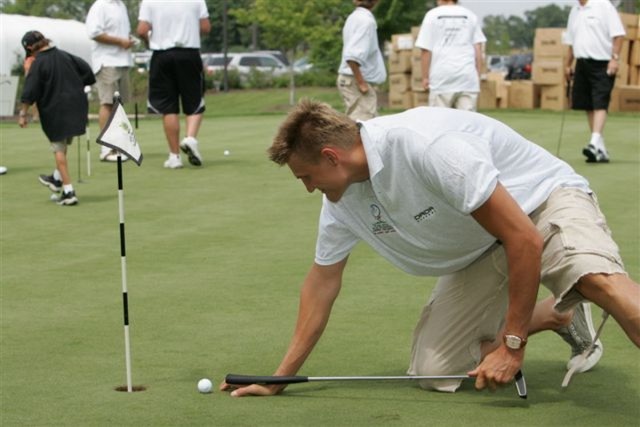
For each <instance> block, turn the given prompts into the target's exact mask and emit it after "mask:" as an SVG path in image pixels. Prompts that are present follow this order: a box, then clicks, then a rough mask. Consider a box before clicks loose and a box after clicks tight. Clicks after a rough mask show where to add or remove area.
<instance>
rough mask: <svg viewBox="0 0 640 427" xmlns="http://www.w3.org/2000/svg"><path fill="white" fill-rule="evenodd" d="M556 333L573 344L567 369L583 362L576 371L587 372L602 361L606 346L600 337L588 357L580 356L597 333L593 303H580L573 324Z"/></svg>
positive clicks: (575, 311)
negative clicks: (604, 346)
mask: <svg viewBox="0 0 640 427" xmlns="http://www.w3.org/2000/svg"><path fill="white" fill-rule="evenodd" d="M556 333H558V334H559V335H560V336H561V337H562V339H564V340H565V341H566V342H567V343H568V344H569V345H570V346H571V357H570V359H569V362H568V363H567V370H570V369H571V368H573V366H574V365H575V364H576V363H581V366H579V367H578V368H577V369H576V372H578V373H580V372H586V371H589V370H590V369H591V368H593V367H594V366H595V365H596V364H597V363H598V361H600V358H601V357H602V352H603V350H604V348H603V346H602V342H601V341H600V340H599V339H598V340H597V341H596V342H595V344H594V346H593V348H592V349H591V352H589V354H588V355H587V358H586V359H582V358H581V357H580V355H581V354H582V353H583V352H584V351H585V350H587V348H588V347H589V345H591V342H592V341H593V339H594V338H595V335H596V331H595V328H594V327H593V320H592V318H591V305H590V304H589V303H585V302H583V303H580V304H578V305H577V306H576V308H575V310H574V313H573V319H571V324H570V325H569V326H566V327H562V328H560V329H559V330H558V331H556Z"/></svg>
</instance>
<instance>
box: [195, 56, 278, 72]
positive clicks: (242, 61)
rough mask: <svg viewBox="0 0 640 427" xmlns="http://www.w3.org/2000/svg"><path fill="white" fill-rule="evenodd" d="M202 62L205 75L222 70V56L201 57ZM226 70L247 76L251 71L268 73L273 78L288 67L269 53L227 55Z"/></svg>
mask: <svg viewBox="0 0 640 427" xmlns="http://www.w3.org/2000/svg"><path fill="white" fill-rule="evenodd" d="M202 62H203V65H204V67H205V70H206V72H207V74H213V73H215V72H217V71H222V70H223V69H224V54H222V53H209V54H203V55H202ZM227 70H236V71H237V72H238V73H239V74H240V75H247V74H249V73H251V71H252V70H257V71H260V72H263V73H268V74H271V75H273V76H281V75H283V74H286V73H287V71H288V67H287V66H286V65H285V64H284V63H283V62H282V61H281V60H279V59H278V58H276V57H275V56H273V55H272V54H270V53H257V52H247V53H228V54H227Z"/></svg>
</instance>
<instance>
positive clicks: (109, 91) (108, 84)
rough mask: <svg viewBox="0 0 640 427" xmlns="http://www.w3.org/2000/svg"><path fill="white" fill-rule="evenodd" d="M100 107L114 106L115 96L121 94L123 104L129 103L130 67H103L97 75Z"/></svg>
mask: <svg viewBox="0 0 640 427" xmlns="http://www.w3.org/2000/svg"><path fill="white" fill-rule="evenodd" d="M96 86H97V88H98V98H100V105H105V104H107V105H111V104H113V94H114V92H115V91H118V92H120V98H122V102H128V101H129V95H130V93H129V67H102V68H100V71H98V74H96Z"/></svg>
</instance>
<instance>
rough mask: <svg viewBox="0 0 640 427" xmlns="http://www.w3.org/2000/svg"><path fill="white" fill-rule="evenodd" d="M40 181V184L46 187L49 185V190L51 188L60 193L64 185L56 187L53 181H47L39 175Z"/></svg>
mask: <svg viewBox="0 0 640 427" xmlns="http://www.w3.org/2000/svg"><path fill="white" fill-rule="evenodd" d="M38 182H40V184H42V185H44V186H45V187H47V188H48V189H49V190H51V192H52V193H59V192H60V190H62V187H56V186H55V185H53V184H52V183H50V182H48V181H45V180H44V179H42V178H40V177H38Z"/></svg>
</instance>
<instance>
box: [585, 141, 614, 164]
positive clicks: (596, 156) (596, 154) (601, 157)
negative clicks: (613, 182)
mask: <svg viewBox="0 0 640 427" xmlns="http://www.w3.org/2000/svg"><path fill="white" fill-rule="evenodd" d="M582 154H584V155H585V156H586V157H587V160H586V162H587V163H609V154H607V152H606V150H605V151H603V150H601V149H599V148H596V146H595V145H593V144H589V145H587V146H586V147H584V148H583V149H582Z"/></svg>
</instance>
